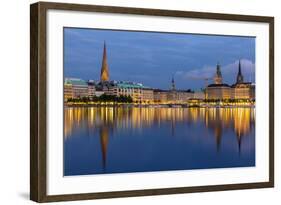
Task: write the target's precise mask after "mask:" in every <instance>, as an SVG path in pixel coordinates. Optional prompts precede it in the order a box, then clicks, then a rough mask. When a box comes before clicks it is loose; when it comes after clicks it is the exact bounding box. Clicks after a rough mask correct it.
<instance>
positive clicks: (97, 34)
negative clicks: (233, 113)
mask: <svg viewBox="0 0 281 205" xmlns="http://www.w3.org/2000/svg"><path fill="white" fill-rule="evenodd" d="M104 41H105V42H106V46H107V57H108V65H109V72H110V79H111V80H128V81H134V82H141V83H143V84H144V85H146V86H149V87H153V88H161V89H169V88H170V86H171V85H170V84H171V83H170V82H171V78H172V76H173V75H174V78H175V82H176V87H177V88H178V89H189V88H190V89H193V90H199V89H200V88H202V87H204V85H205V81H204V78H212V77H213V76H214V74H215V67H216V64H217V62H219V63H220V64H221V66H222V75H223V79H224V83H228V84H233V83H234V82H235V79H236V73H237V69H238V60H239V59H241V64H242V73H243V75H244V80H246V81H253V82H254V81H255V38H254V37H237V36H216V35H198V34H196V35H194V34H174V33H157V32H132V31H114V30H98V29H79V28H64V76H65V77H76V78H82V79H85V80H88V79H93V80H99V75H100V68H101V62H102V54H103V43H104ZM209 83H212V80H210V81H209Z"/></svg>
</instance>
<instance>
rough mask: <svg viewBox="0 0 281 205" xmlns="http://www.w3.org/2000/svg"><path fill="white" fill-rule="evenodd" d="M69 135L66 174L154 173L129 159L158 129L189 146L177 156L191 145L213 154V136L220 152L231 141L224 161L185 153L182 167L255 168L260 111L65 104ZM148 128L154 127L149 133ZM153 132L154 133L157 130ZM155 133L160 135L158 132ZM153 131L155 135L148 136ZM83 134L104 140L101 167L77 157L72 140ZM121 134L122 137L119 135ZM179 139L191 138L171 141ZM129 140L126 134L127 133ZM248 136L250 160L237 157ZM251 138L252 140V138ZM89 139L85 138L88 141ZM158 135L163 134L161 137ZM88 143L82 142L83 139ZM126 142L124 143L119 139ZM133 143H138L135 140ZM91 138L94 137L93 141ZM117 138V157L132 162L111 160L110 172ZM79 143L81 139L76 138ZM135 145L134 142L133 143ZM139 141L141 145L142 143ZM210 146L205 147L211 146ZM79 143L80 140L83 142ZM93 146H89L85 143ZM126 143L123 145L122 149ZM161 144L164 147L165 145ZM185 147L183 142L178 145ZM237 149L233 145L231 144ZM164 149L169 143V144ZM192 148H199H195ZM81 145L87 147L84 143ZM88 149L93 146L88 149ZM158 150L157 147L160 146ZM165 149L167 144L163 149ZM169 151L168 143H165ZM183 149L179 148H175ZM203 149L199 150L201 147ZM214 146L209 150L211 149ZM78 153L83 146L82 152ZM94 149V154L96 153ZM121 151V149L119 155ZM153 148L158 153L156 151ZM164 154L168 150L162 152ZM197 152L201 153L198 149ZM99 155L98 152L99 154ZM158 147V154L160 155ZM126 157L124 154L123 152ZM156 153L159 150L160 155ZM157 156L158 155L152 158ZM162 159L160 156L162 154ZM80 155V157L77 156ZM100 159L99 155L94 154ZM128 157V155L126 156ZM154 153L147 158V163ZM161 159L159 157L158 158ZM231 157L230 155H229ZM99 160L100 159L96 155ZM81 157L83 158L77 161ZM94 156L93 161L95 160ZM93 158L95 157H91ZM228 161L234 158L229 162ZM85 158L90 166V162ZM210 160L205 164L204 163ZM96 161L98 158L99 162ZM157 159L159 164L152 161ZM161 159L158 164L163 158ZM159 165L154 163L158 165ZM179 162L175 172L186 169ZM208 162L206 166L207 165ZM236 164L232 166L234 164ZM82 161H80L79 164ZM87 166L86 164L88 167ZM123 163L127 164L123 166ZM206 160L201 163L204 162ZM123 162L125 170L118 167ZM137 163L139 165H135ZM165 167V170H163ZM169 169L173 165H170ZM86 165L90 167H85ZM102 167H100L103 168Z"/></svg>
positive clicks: (140, 154) (66, 137) (83, 135)
mask: <svg viewBox="0 0 281 205" xmlns="http://www.w3.org/2000/svg"><path fill="white" fill-rule="evenodd" d="M64 123H65V126H64V137H65V145H66V144H67V143H69V144H68V145H67V146H68V147H67V148H66V151H65V158H66V159H65V163H66V170H65V174H66V175H73V174H91V173H113V172H130V171H149V170H150V168H149V167H146V168H131V167H133V166H131V165H132V162H130V163H131V164H130V163H129V161H130V159H128V157H127V155H130V154H131V153H129V150H130V146H132V147H133V146H135V147H137V148H138V147H144V148H146V147H147V146H148V144H149V143H150V142H149V141H152V140H154V139H153V135H157V133H158V132H159V133H162V135H164V136H163V139H165V142H167V144H169V143H170V144H172V143H173V142H175V141H176V142H177V143H181V144H184V145H185V146H186V147H185V148H184V149H183V153H177V150H172V152H171V153H170V154H171V155H173V154H175V156H176V155H177V156H182V155H185V154H186V152H188V150H187V149H188V147H192V146H194V147H197V148H198V151H199V150H200V149H202V148H203V147H205V146H207V147H205V149H206V150H207V151H206V150H205V151H206V152H210V153H213V150H212V149H213V148H212V146H213V144H212V142H211V141H210V139H206V137H207V138H210V137H211V139H212V140H213V141H214V145H215V152H216V153H217V155H219V153H220V152H221V149H222V140H223V138H226V139H225V144H224V146H225V150H227V149H229V150H232V151H231V153H230V151H223V152H224V153H222V154H221V155H223V156H220V157H221V158H219V157H217V158H216V159H215V160H218V161H219V160H220V162H216V164H214V163H215V162H214V161H215V160H213V161H211V160H210V161H208V162H207V161H206V156H205V157H203V156H201V155H200V156H198V157H197V158H198V161H200V160H201V158H202V165H200V166H199V165H198V164H195V162H193V163H194V165H192V163H191V162H190V161H192V160H191V159H189V161H187V159H186V158H184V157H182V158H183V160H185V161H184V163H186V164H187V165H185V166H183V167H182V168H183V169H184V168H209V167H211V168H212V167H231V166H252V165H254V164H255V157H254V155H255V153H254V151H255V150H254V143H255V141H254V129H255V111H254V109H253V108H136V107H135V108H117V107H89V108H65V112H64ZM146 130H148V131H146ZM151 132H152V133H151ZM153 132H154V133H153ZM148 135H149V137H147V136H148ZM232 135H233V136H235V141H236V145H235V143H234V141H231V139H227V138H230V137H231V136H232ZM123 136H126V137H127V138H126V139H127V141H126V142H125V141H123V140H121V138H122V137H123ZM134 136H137V137H136V139H135V141H137V140H139V138H141V141H140V142H135V141H133V140H134ZM75 137H76V138H79V141H78V142H79V143H83V141H85V137H98V138H99V143H93V144H92V146H93V147H92V148H93V149H95V151H97V149H98V147H99V149H100V153H101V163H102V165H101V167H99V168H97V167H96V168H89V169H87V171H85V173H84V172H82V171H81V170H83V169H81V167H77V163H78V162H77V161H75V162H74V161H73V159H71V157H72V158H73V155H74V154H73V153H72V152H74V150H75V149H76V148H75V146H76V145H75V143H74V142H71V138H75ZM115 137H116V138H120V140H119V141H117V140H118V139H117V140H115V141H114V138H115ZM167 137H169V138H174V139H176V138H175V137H185V138H188V139H187V140H186V141H184V140H182V141H181V142H179V140H174V141H173V140H172V139H168V138H167ZM123 138H124V137H123ZM244 138H245V143H244V144H245V147H244V151H245V153H247V154H248V155H249V156H246V159H241V157H240V158H239V157H238V158H237V157H235V154H236V155H237V153H238V154H239V155H240V154H241V149H242V146H243V141H244ZM247 138H249V139H247ZM83 139H84V140H83ZM157 139H158V138H157ZM81 141H82V142H81ZM122 141H123V144H124V145H120V144H119V143H120V142H122ZM132 141H133V142H132ZM89 142H90V141H89ZM110 142H112V144H111V146H110V148H112V149H111V151H112V152H111V153H110V154H111V156H112V158H114V157H115V158H118V157H116V156H115V155H119V154H120V153H126V155H125V154H124V156H125V157H123V158H122V157H121V156H119V158H118V159H119V160H124V161H126V160H127V161H128V162H127V163H126V164H124V165H122V163H119V165H118V163H117V162H113V161H111V167H110V170H107V168H108V166H107V158H108V152H109V151H110V148H109V144H110ZM76 143H77V142H76ZM130 143H131V144H130ZM137 143H138V144H137ZM204 143H205V144H207V143H208V144H207V145H205V144H204ZM77 144H78V143H77ZM158 144H161V138H160V137H159V142H158ZM84 146H86V147H88V146H87V145H84ZM117 146H118V147H119V149H120V146H121V148H122V151H120V150H119V151H118V149H117V148H116V147H117ZM122 146H123V147H122ZM159 146H160V145H159ZM177 146H179V145H177ZM230 146H231V148H228V147H230ZM233 146H236V147H237V149H236V151H237V152H236V151H235V149H233ZM163 147H164V145H163ZM194 147H193V148H192V149H195V148H194ZM79 149H81V147H79ZM85 149H86V150H87V148H85ZM154 149H157V147H154ZM163 149H164V148H163ZM165 149H166V150H167V146H166V145H165ZM175 149H177V148H175ZM196 150H197V149H196ZM208 150H209V151H208ZM76 151H77V150H76ZM95 151H92V150H91V148H89V152H93V153H91V154H94V152H95ZM114 152H115V153H114ZM151 152H152V151H151ZM159 152H160V151H157V154H162V155H165V154H163V153H164V151H161V153H159ZM162 152H163V153H162ZM194 152H196V151H194ZM95 153H96V152H95ZM138 153H139V155H138V156H139V157H142V154H143V153H142V151H138ZM155 153H156V151H154V152H153V153H152V154H155ZM120 155H121V154H120ZM155 155H156V154H155ZM79 157H80V158H82V159H81V161H82V160H86V158H91V157H90V156H87V155H86V154H84V155H83V156H79ZM150 157H152V158H153V156H150ZM157 157H158V158H159V156H158V155H157ZM76 158H77V156H76ZM94 158H95V157H94ZM124 158H126V159H124ZM148 158H149V156H146V158H145V159H143V160H146V163H147V160H148ZM155 158H156V157H155ZM226 158H227V159H226ZM95 159H96V158H95ZM77 160H79V159H77ZM89 160H90V159H89ZM89 160H86V161H87V162H88V161H89ZM91 160H93V159H91ZM227 160H232V161H233V162H229V161H227ZM86 161H85V164H86ZM203 161H204V162H203ZM94 163H96V162H94ZM151 163H153V162H151ZM157 163H158V162H157ZM157 163H154V164H153V166H154V165H155V164H157ZM174 163H175V162H174V161H172V160H171V164H173V165H171V166H170V167H171V170H173V169H181V165H180V164H179V165H178V164H176V165H174ZM203 163H205V165H204V164H203ZM231 163H232V164H231ZM78 164H79V163H78ZM85 164H84V165H85ZM120 164H121V165H120ZM199 164H200V163H199ZM118 166H121V167H122V166H123V169H122V168H120V167H118ZM135 166H136V167H137V165H135ZM165 166H166V165H163V164H161V166H156V165H155V168H152V169H151V170H152V171H153V170H163V169H162V168H161V167H165ZM158 167H159V168H158ZM166 167H167V168H166V169H168V170H169V166H168V165H167V166H166ZM85 169H86V168H85ZM98 170H99V171H98Z"/></svg>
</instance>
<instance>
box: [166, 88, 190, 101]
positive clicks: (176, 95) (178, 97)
mask: <svg viewBox="0 0 281 205" xmlns="http://www.w3.org/2000/svg"><path fill="white" fill-rule="evenodd" d="M193 96H194V93H193V92H191V91H190V90H175V91H169V92H168V94H167V102H168V103H186V102H187V101H188V100H189V99H191V98H193Z"/></svg>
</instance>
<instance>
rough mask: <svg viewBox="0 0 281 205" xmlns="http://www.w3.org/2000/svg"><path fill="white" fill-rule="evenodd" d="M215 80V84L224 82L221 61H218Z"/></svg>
mask: <svg viewBox="0 0 281 205" xmlns="http://www.w3.org/2000/svg"><path fill="white" fill-rule="evenodd" d="M214 82H215V84H222V75H221V66H220V64H219V63H217V71H216V75H215V77H214Z"/></svg>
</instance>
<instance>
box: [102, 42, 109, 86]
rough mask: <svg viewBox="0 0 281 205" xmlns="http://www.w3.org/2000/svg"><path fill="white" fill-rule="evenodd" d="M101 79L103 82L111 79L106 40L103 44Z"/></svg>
mask: <svg viewBox="0 0 281 205" xmlns="http://www.w3.org/2000/svg"><path fill="white" fill-rule="evenodd" d="M100 80H101V82H105V81H109V70H108V65H107V55H106V45H105V42H104V45H103V58H102V67H101V74H100Z"/></svg>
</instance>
